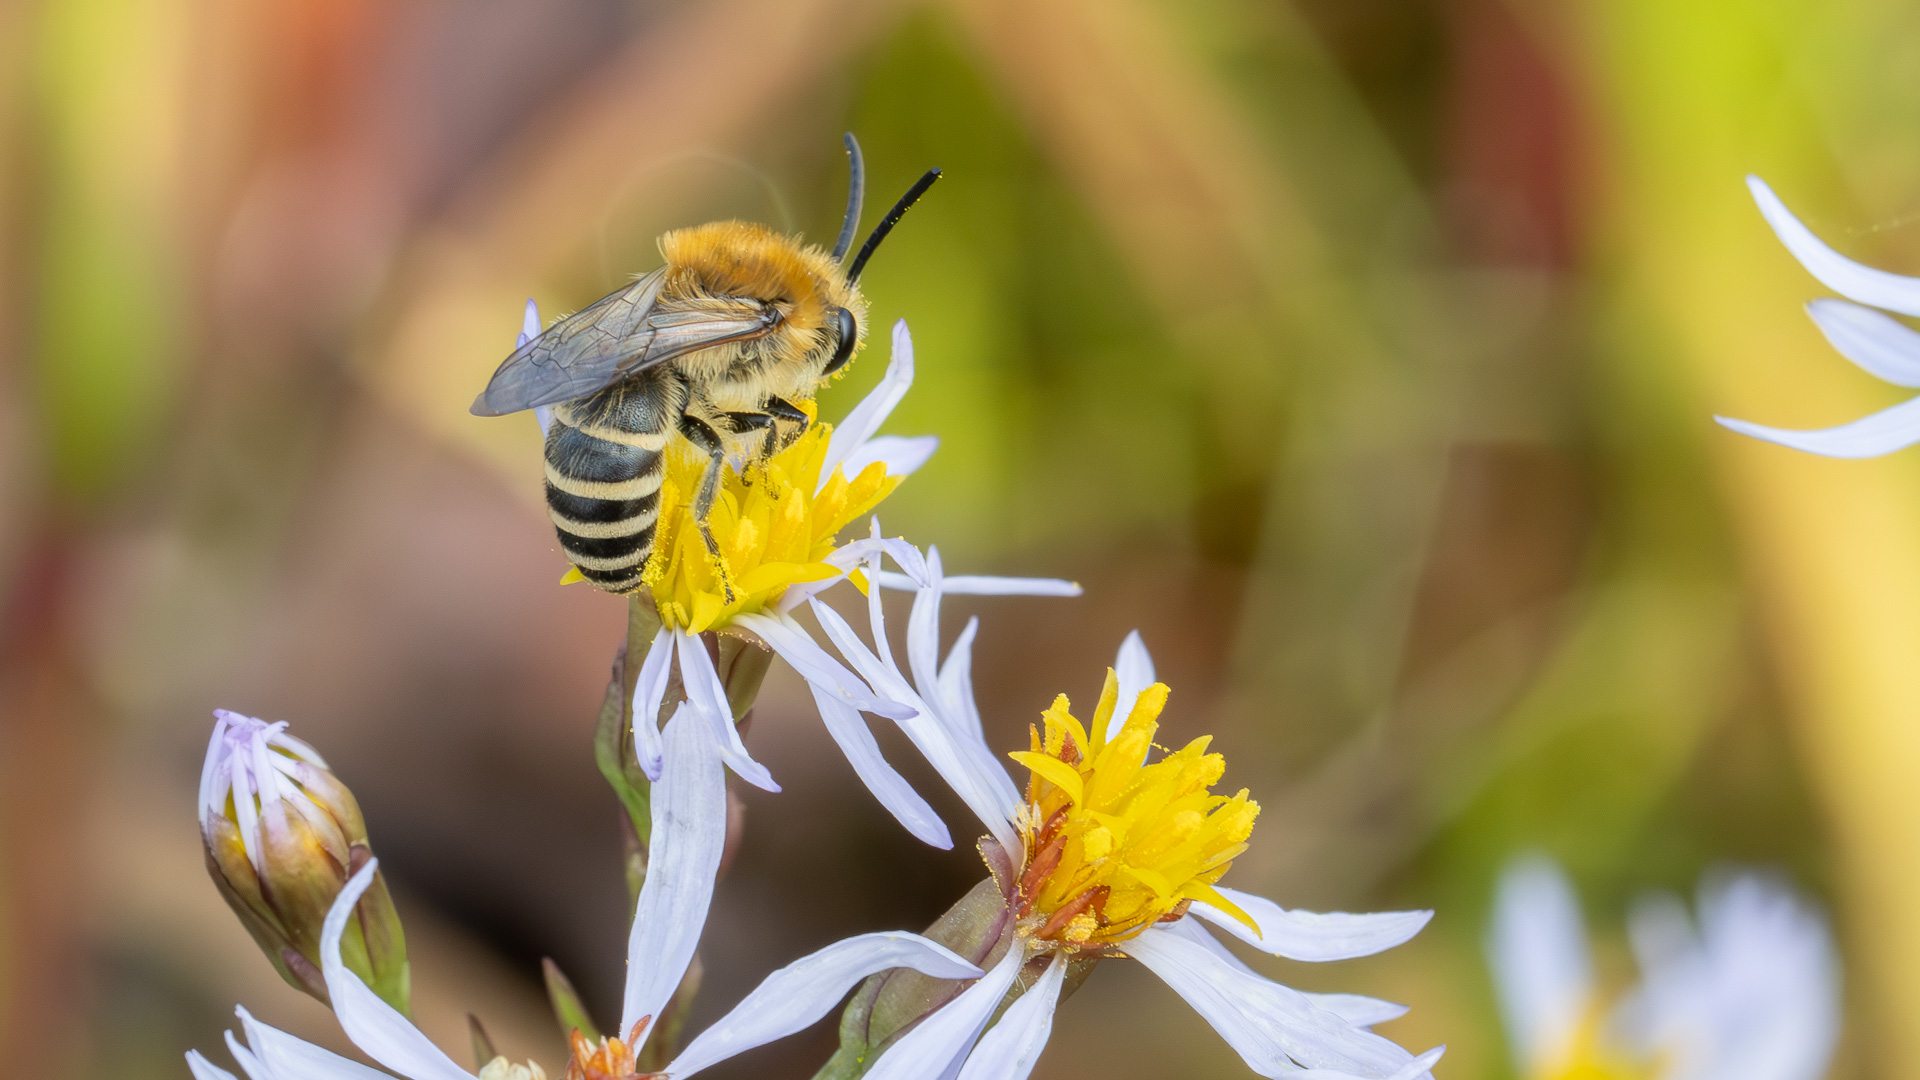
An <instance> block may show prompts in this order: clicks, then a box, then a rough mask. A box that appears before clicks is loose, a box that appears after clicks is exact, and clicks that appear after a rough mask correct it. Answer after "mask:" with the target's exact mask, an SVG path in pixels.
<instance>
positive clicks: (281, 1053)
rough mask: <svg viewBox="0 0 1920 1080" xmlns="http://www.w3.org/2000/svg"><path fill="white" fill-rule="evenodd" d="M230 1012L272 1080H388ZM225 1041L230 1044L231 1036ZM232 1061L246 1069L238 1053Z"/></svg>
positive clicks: (244, 1012) (242, 1014) (242, 1011)
mask: <svg viewBox="0 0 1920 1080" xmlns="http://www.w3.org/2000/svg"><path fill="white" fill-rule="evenodd" d="M234 1011H235V1012H237V1013H239V1014H240V1024H241V1026H242V1027H244V1028H245V1029H246V1032H247V1043H248V1044H249V1046H250V1047H251V1050H252V1052H253V1055H254V1057H255V1058H256V1059H257V1060H258V1062H259V1064H261V1065H262V1066H264V1068H265V1070H266V1072H267V1073H268V1075H270V1076H271V1077H273V1080H389V1077H388V1076H387V1074H386V1073H383V1072H380V1071H378V1070H375V1069H369V1068H367V1067H366V1066H365V1065H362V1064H360V1063H359V1062H357V1061H352V1060H350V1059H348V1058H343V1057H341V1056H340V1055H339V1054H336V1053H334V1052H333V1051H331V1050H326V1049H323V1048H321V1047H318V1046H315V1045H313V1044H312V1043H310V1042H308V1041H306V1040H305V1039H301V1038H296V1037H295V1036H292V1035H289V1034H287V1033H286V1032H284V1031H281V1030H280V1029H279V1028H277V1027H273V1026H272V1025H269V1024H263V1023H261V1022H260V1021H258V1020H255V1019H254V1018H253V1014H251V1013H249V1012H247V1010H245V1009H236V1010H234ZM227 1038H228V1040H229V1042H231V1040H232V1038H233V1036H232V1034H231V1033H229V1034H228V1036H227ZM234 1059H235V1060H237V1061H240V1062H241V1066H242V1067H243V1068H245V1067H246V1062H245V1060H244V1059H242V1058H241V1057H240V1056H239V1054H238V1052H236V1053H235V1054H234ZM249 1071H251V1070H249ZM463 1075H464V1074H463Z"/></svg>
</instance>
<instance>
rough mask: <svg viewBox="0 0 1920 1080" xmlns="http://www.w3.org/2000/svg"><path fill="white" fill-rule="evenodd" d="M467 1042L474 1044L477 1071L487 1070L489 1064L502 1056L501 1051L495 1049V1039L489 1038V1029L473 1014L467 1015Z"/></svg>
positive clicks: (474, 1061)
mask: <svg viewBox="0 0 1920 1080" xmlns="http://www.w3.org/2000/svg"><path fill="white" fill-rule="evenodd" d="M467 1041H468V1042H470V1043H472V1044H473V1067H474V1068H475V1069H484V1068H486V1067H487V1062H489V1061H492V1060H493V1059H494V1058H497V1057H499V1056H500V1051H498V1050H495V1049H494V1048H493V1039H492V1038H491V1037H490V1036H488V1034H487V1029H486V1028H485V1027H483V1026H482V1025H481V1023H480V1018H479V1017H477V1016H475V1015H473V1014H472V1013H468V1014H467Z"/></svg>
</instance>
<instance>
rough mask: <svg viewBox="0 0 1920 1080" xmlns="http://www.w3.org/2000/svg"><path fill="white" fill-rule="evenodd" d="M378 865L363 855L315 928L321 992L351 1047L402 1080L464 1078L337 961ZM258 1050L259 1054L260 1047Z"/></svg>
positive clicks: (465, 1074)
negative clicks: (356, 908) (323, 990)
mask: <svg viewBox="0 0 1920 1080" xmlns="http://www.w3.org/2000/svg"><path fill="white" fill-rule="evenodd" d="M379 867H380V860H379V859H368V860H367V865H365V866H363V867H361V868H360V872H359V873H357V874H355V875H353V877H351V878H349V879H347V884H346V887H345V888H343V889H341V890H340V895H339V897H338V898H336V899H335V900H334V902H333V907H331V908H329V909H328V910H327V920H326V922H324V923H322V924H321V927H320V973H321V975H322V976H323V977H325V979H326V980H327V996H328V997H330V998H332V999H333V1015H334V1016H335V1018H337V1019H338V1020H339V1021H340V1028H341V1030H343V1031H345V1032H346V1033H347V1038H349V1039H352V1040H353V1045H355V1046H357V1047H359V1048H360V1049H361V1050H362V1051H363V1052H364V1053H365V1054H366V1055H367V1056H368V1057H370V1058H372V1059H373V1060H375V1061H377V1062H379V1063H380V1064H382V1065H385V1066H386V1067H387V1068H389V1069H392V1070H393V1071H394V1072H397V1073H399V1074H400V1075H401V1076H404V1077H407V1078H408V1080H469V1078H470V1077H471V1076H472V1074H471V1073H469V1072H467V1071H466V1070H465V1069H462V1068H461V1067H460V1066H458V1065H455V1064H454V1063H453V1059H452V1058H450V1057H448V1056H447V1055H446V1054H444V1053H442V1052H441V1051H440V1048H439V1047H437V1046H435V1045H433V1042H432V1040H430V1039H428V1038H427V1037H426V1036H425V1035H422V1034H421V1033H420V1029H419V1028H416V1027H414V1026H413V1024H412V1023H411V1022H410V1021H408V1020H407V1018H406V1017H404V1016H402V1015H400V1013H399V1011H398V1010H396V1009H395V1008H394V1007H393V1006H391V1005H389V1004H387V1003H386V1002H384V1001H382V1000H380V995H378V994H376V993H374V992H373V990H372V989H371V988H369V987H368V986H367V984H366V983H363V982H361V981H360V976H358V975H355V974H354V973H353V972H352V971H350V970H348V969H347V965H346V964H345V962H343V961H342V960H341V959H340V938H341V937H342V936H343V935H344V934H345V933H346V931H347V920H348V919H349V918H351V917H352V916H353V906H354V905H355V904H357V903H359V902H360V895H361V894H362V893H364V892H366V891H367V886H369V885H371V884H372V883H373V875H374V871H376V870H377V869H379ZM242 1019H246V1017H244V1016H243V1017H242ZM258 1049H259V1050H260V1051H261V1052H262V1053H264V1052H265V1050H266V1048H265V1047H258Z"/></svg>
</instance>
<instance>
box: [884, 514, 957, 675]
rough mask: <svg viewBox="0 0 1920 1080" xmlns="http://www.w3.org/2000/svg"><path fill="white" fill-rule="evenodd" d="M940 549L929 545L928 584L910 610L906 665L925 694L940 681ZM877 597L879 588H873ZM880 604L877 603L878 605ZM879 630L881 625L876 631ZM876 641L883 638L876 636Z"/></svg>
mask: <svg viewBox="0 0 1920 1080" xmlns="http://www.w3.org/2000/svg"><path fill="white" fill-rule="evenodd" d="M943 576H945V575H944V573H943V572H942V568H941V565H940V549H939V548H935V547H929V548H928V549H927V586H926V588H924V589H921V590H919V591H918V592H916V593H914V594H913V608H912V610H911V611H909V612H908V614H907V668H908V670H910V671H912V672H913V685H915V686H917V687H919V688H920V691H921V694H922V696H924V695H925V694H927V693H929V692H931V691H933V690H935V689H936V688H937V687H938V686H939V685H940V579H941V578H942V577H943ZM871 595H872V597H873V598H874V599H876V600H877V599H878V598H879V596H880V590H878V589H874V590H872V592H871ZM876 606H877V605H876ZM874 632H875V633H876V634H878V633H879V630H878V626H877V624H876V628H875V631H874ZM874 641H875V642H876V643H877V642H878V641H880V638H878V637H875V638H874Z"/></svg>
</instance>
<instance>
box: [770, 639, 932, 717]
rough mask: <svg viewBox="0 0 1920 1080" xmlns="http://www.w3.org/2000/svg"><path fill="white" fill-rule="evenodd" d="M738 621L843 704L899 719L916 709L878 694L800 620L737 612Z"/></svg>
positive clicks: (821, 689) (801, 674) (909, 714)
mask: <svg viewBox="0 0 1920 1080" xmlns="http://www.w3.org/2000/svg"><path fill="white" fill-rule="evenodd" d="M733 621H734V622H735V623H736V624H737V625H739V626H743V627H745V628H746V629H748V630H751V631H753V632H754V633H756V634H759V635H760V637H761V639H762V640H764V641H765V642H766V643H767V645H768V646H769V647H771V648H772V649H773V651H774V652H776V653H778V654H779V655H780V659H782V660H785V661H786V662H787V664H788V666H790V667H792V668H793V670H795V671H797V672H799V673H800V677H801V678H803V679H805V680H807V683H808V685H810V686H813V687H815V688H817V689H818V690H819V691H820V692H821V693H823V694H826V695H827V696H829V697H831V698H834V699H835V700H837V701H839V702H841V703H842V704H844V705H846V706H848V707H850V708H853V709H855V710H858V711H860V712H870V713H873V714H875V715H876V716H884V717H886V718H887V719H889V720H900V719H904V718H906V717H908V716H912V715H913V713H914V709H913V707H912V706H910V705H902V704H901V703H899V702H897V701H888V700H887V699H886V698H882V697H876V696H875V695H874V693H873V690H872V689H871V688H870V687H868V686H867V684H866V683H864V682H861V681H860V677H859V676H858V675H855V674H854V673H853V672H851V671H848V670H847V668H846V665H844V664H842V663H840V661H838V660H835V659H834V658H833V657H832V656H830V655H828V653H827V650H825V649H823V648H821V647H820V646H819V645H818V644H817V643H815V641H814V640H813V638H812V637H811V636H809V635H808V633H807V632H806V631H805V630H803V629H801V627H800V624H799V623H797V622H795V621H793V620H792V619H791V618H776V617H775V616H772V615H737V616H735V617H734V620H733Z"/></svg>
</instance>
